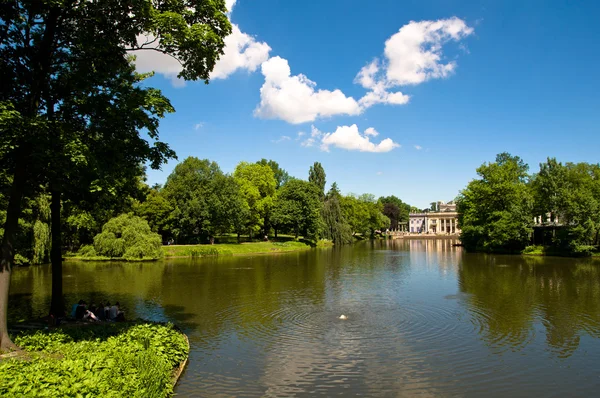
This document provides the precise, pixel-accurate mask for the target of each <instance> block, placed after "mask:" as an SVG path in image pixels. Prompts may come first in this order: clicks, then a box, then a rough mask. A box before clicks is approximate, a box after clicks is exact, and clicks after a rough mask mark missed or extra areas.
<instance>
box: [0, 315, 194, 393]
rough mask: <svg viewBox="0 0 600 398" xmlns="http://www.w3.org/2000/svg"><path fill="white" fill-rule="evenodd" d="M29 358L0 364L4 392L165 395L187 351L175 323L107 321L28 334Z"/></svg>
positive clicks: (22, 341)
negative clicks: (173, 374)
mask: <svg viewBox="0 0 600 398" xmlns="http://www.w3.org/2000/svg"><path fill="white" fill-rule="evenodd" d="M15 342H16V343H17V344H18V345H20V346H21V347H22V348H24V349H25V350H27V351H30V352H29V356H30V358H29V359H28V360H23V359H12V360H5V361H2V362H0V374H2V383H0V396H19V397H63V396H73V397H75V396H81V397H85V396H94V397H95V396H101V397H166V396H169V395H171V393H172V383H171V375H172V371H173V369H174V368H175V367H176V366H177V365H179V364H180V363H181V362H182V361H183V360H184V359H185V358H186V357H187V354H188V346H187V342H186V341H185V337H184V336H183V335H182V334H181V333H179V332H178V331H176V330H175V329H174V328H173V326H172V325H157V324H138V325H133V326H132V325H128V324H107V325H94V326H90V327H84V328H69V329H67V328H65V329H55V330H51V331H37V332H35V333H32V332H28V333H26V334H24V335H20V336H17V337H16V339H15Z"/></svg>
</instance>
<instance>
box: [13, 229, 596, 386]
mask: <svg viewBox="0 0 600 398" xmlns="http://www.w3.org/2000/svg"><path fill="white" fill-rule="evenodd" d="M455 243H457V242H456V241H454V240H450V239H445V240H434V239H427V240H388V241H379V242H364V243H362V244H357V245H354V246H350V247H344V248H335V249H331V250H314V251H309V252H304V253H290V254H285V255H278V256H258V257H233V258H231V257H230V258H221V259H205V260H197V261H192V260H187V259H176V260H168V261H164V262H161V263H155V264H141V265H140V264H127V263H125V264H122V263H110V264H106V263H101V264H90V263H67V264H65V270H64V274H65V279H64V284H65V287H64V289H65V294H66V296H67V298H68V300H69V301H70V302H75V301H77V300H79V299H80V298H83V299H85V300H87V301H96V302H98V301H104V300H106V299H109V300H111V301H116V300H119V301H120V302H121V304H122V305H123V306H124V307H125V310H126V311H127V314H128V315H131V317H137V316H139V317H142V318H146V319H154V320H160V321H172V322H175V323H177V324H178V325H180V326H181V327H182V329H183V330H184V331H185V332H186V333H187V334H188V336H189V337H190V343H191V353H190V361H189V365H188V367H187V369H186V371H185V373H184V375H183V378H182V379H181V381H180V383H179V385H178V387H177V392H178V393H179V394H180V395H182V396H207V397H213V396H240V395H243V396H273V397H284V396H298V395H300V396H302V395H307V396H308V395H311V396H312V395H317V394H320V395H325V396H331V395H366V396H390V395H396V396H413V395H417V394H418V395H424V396H428V395H432V396H440V395H442V396H443V395H460V396H481V395H486V396H507V395H534V394H544V395H549V394H551V393H556V394H561V393H562V394H564V393H569V395H578V394H579V395H590V394H591V393H592V392H593V391H594V388H595V386H597V375H596V373H595V371H594V369H595V366H596V365H597V361H598V360H600V344H599V342H600V339H598V337H600V332H599V330H600V324H599V320H600V300H599V299H600V291H599V290H600V283H599V282H600V280H599V278H600V267H598V266H597V265H594V263H592V262H590V261H573V260H569V259H550V258H521V257H511V256H485V255H471V254H465V253H463V251H462V249H461V248H458V247H456V246H454V245H455ZM49 283H50V270H49V267H32V268H25V269H18V270H15V273H14V278H13V283H12V286H11V288H12V289H11V301H10V317H11V319H12V320H13V321H14V320H16V319H19V318H23V317H25V318H27V317H30V316H35V315H41V314H43V313H44V312H45V311H46V309H47V308H48V305H49V300H50V284H49ZM341 314H345V315H347V316H348V319H347V320H340V319H339V316H340V315H341ZM557 364H558V365H557Z"/></svg>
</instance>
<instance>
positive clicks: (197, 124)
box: [194, 122, 204, 130]
mask: <svg viewBox="0 0 600 398" xmlns="http://www.w3.org/2000/svg"><path fill="white" fill-rule="evenodd" d="M202 127H204V122H200V123H196V124H194V130H200V129H201V128H202Z"/></svg>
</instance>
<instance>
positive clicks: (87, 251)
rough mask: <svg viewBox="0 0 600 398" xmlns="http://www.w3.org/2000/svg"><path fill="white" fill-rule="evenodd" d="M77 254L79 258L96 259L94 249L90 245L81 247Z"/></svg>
mask: <svg viewBox="0 0 600 398" xmlns="http://www.w3.org/2000/svg"><path fill="white" fill-rule="evenodd" d="M77 254H78V255H79V256H81V257H96V256H97V254H96V249H94V246H92V245H83V246H81V248H79V251H78V252H77Z"/></svg>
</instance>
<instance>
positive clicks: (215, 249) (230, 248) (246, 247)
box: [163, 242, 310, 257]
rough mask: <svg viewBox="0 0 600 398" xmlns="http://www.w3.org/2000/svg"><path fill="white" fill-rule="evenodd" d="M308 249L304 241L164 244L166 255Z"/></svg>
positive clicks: (196, 255) (277, 251) (210, 254)
mask: <svg viewBox="0 0 600 398" xmlns="http://www.w3.org/2000/svg"><path fill="white" fill-rule="evenodd" d="M308 249H310V246H309V245H308V244H306V243H303V242H248V243H220V244H214V245H171V246H163V253H164V256H165V257H204V256H231V255H243V254H266V253H284V252H294V251H300V250H308Z"/></svg>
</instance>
